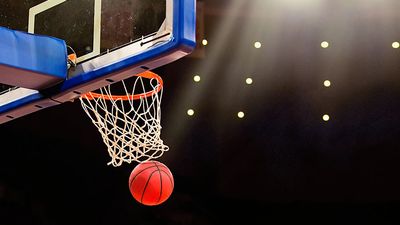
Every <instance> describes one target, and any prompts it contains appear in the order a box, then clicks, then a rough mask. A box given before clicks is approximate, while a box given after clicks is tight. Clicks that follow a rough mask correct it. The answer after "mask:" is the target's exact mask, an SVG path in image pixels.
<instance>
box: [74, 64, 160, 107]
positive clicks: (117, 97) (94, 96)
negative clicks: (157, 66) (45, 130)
mask: <svg viewBox="0 0 400 225" xmlns="http://www.w3.org/2000/svg"><path fill="white" fill-rule="evenodd" d="M134 76H137V77H143V78H147V79H156V80H157V82H158V83H159V84H160V85H158V87H157V89H156V90H153V91H148V92H145V93H142V94H135V95H102V94H98V93H94V92H88V93H86V94H83V95H82V97H83V98H87V99H88V100H93V99H97V98H102V99H104V100H123V101H127V100H138V99H140V98H147V97H150V96H152V95H154V94H155V93H158V92H159V91H161V89H162V87H163V85H164V83H163V80H162V79H161V77H160V76H158V75H157V74H155V73H153V72H151V71H145V72H143V73H139V74H135V75H134Z"/></svg>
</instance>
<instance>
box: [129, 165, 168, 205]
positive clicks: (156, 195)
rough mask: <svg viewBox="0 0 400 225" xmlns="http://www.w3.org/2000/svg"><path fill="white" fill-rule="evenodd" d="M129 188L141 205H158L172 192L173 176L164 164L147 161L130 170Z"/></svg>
mask: <svg viewBox="0 0 400 225" xmlns="http://www.w3.org/2000/svg"><path fill="white" fill-rule="evenodd" d="M129 189H130V191H131V194H132V196H133V197H134V198H135V199H136V201H138V202H140V203H142V204H143V205H148V206H154V205H159V204H161V203H163V202H165V201H166V200H167V199H168V198H169V196H170V195H171V194H172V190H173V189H174V178H173V176H172V173H171V171H170V170H169V169H168V167H167V166H165V165H164V164H162V163H160V162H157V161H147V162H143V163H141V164H139V165H137V166H136V167H135V168H134V169H133V170H132V173H131V175H130V177H129Z"/></svg>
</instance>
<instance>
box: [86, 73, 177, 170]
mask: <svg viewBox="0 0 400 225" xmlns="http://www.w3.org/2000/svg"><path fill="white" fill-rule="evenodd" d="M132 79H134V80H133V85H132V89H128V88H127V86H128V85H127V81H121V82H120V83H119V85H120V86H121V87H120V88H119V89H123V90H124V92H125V94H124V95H113V94H112V92H115V90H114V89H113V91H112V87H111V86H112V85H109V86H107V87H103V88H101V89H100V90H99V93H94V92H89V93H87V94H84V95H82V96H81V97H80V98H79V99H80V100H81V104H82V107H83V109H84V110H85V112H86V114H87V115H88V116H89V118H90V119H91V120H92V122H93V124H94V125H95V126H96V127H97V129H98V131H99V132H100V134H101V136H102V138H103V141H104V143H105V144H106V145H107V148H108V153H109V155H110V157H111V161H110V162H109V163H108V165H113V166H115V167H117V166H120V165H122V163H123V162H127V163H131V162H133V161H136V162H139V163H140V162H144V161H148V160H152V159H156V158H159V157H160V156H161V155H163V153H164V152H165V151H168V150H169V148H168V146H166V145H164V143H163V141H162V140H161V107H160V106H161V98H162V88H163V81H162V79H161V77H160V76H158V75H157V74H155V73H153V72H150V71H146V72H144V73H140V74H136V75H135V76H134V77H133V78H132ZM129 86H130V85H129Z"/></svg>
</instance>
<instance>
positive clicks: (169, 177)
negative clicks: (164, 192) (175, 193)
mask: <svg viewBox="0 0 400 225" xmlns="http://www.w3.org/2000/svg"><path fill="white" fill-rule="evenodd" d="M160 171H161V172H163V173H165V175H167V177H168V179H169V181H170V182H171V184H172V188H174V186H175V184H174V179H172V177H171V176H170V175H169V174H168V173H167V172H165V171H164V170H160Z"/></svg>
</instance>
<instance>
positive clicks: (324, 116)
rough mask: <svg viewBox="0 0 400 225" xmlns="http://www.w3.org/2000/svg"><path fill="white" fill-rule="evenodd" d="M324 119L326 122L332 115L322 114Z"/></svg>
mask: <svg viewBox="0 0 400 225" xmlns="http://www.w3.org/2000/svg"><path fill="white" fill-rule="evenodd" d="M322 119H323V120H324V121H325V122H328V121H329V120H330V117H329V115H326V114H325V115H323V116H322Z"/></svg>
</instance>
